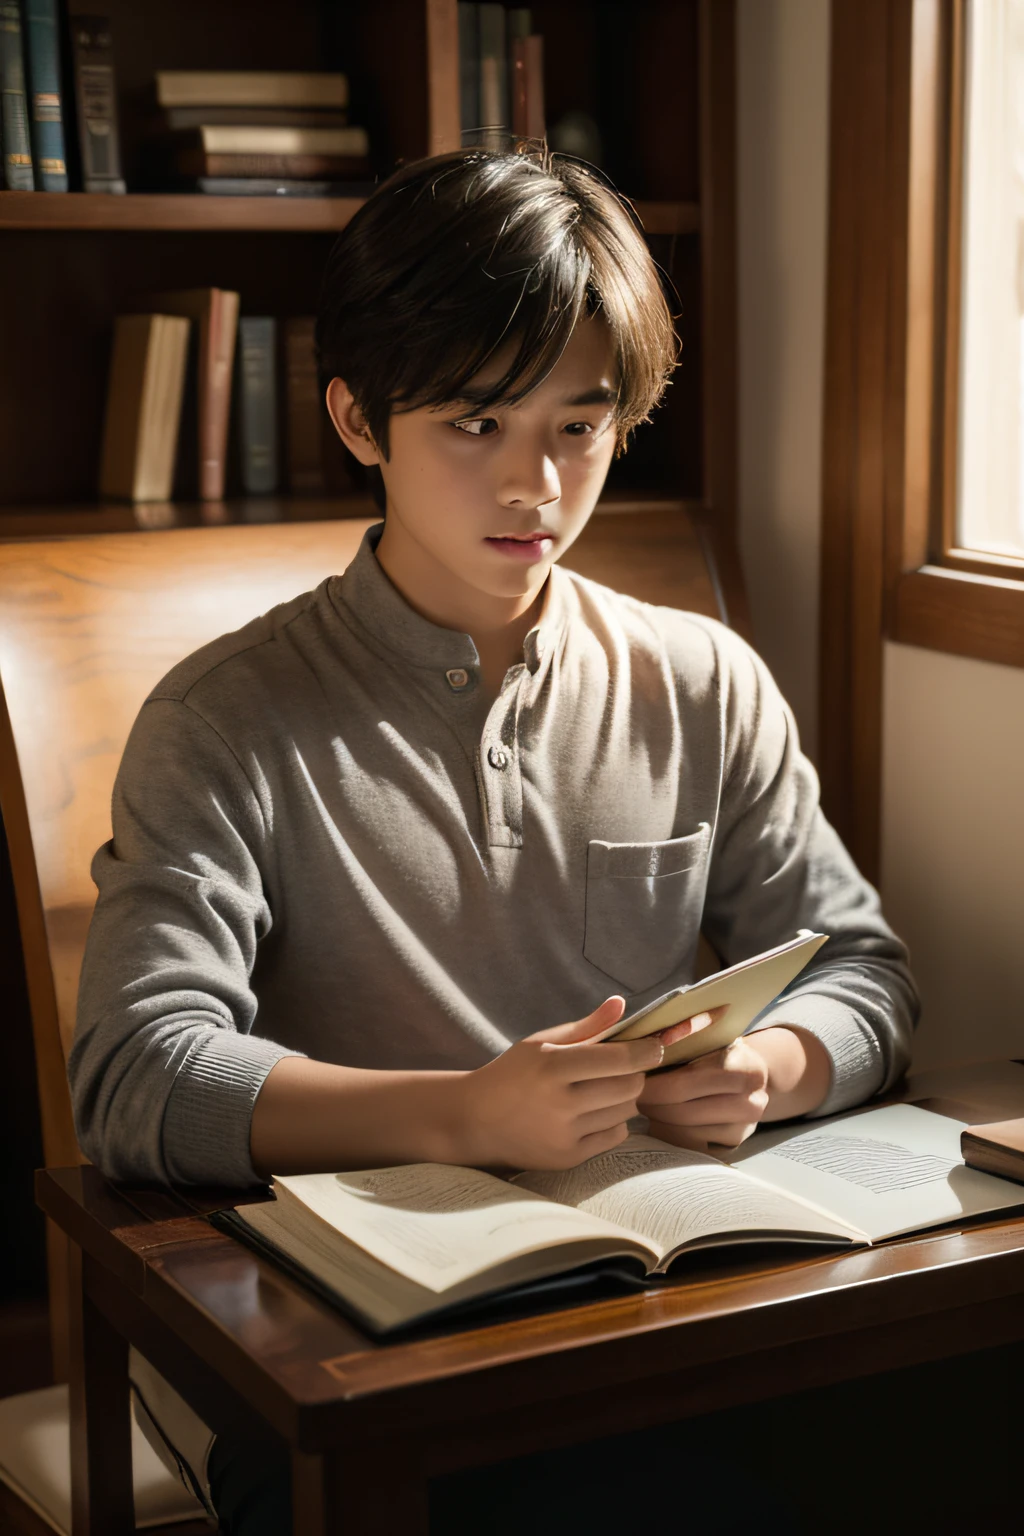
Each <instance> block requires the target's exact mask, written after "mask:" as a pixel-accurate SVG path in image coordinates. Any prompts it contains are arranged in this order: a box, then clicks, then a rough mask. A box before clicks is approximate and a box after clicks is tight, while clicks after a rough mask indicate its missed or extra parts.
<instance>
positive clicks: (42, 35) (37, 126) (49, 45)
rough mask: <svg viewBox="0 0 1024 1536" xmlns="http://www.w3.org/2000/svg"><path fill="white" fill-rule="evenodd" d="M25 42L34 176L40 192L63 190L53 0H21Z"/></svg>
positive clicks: (65, 185) (65, 178)
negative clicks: (23, 13)
mask: <svg viewBox="0 0 1024 1536" xmlns="http://www.w3.org/2000/svg"><path fill="white" fill-rule="evenodd" d="M25 43H26V46H27V53H28V83H29V108H30V110H29V116H30V117H31V119H32V144H33V149H34V152H35V172H36V180H37V181H38V184H39V186H40V187H41V188H42V190H43V191H44V192H66V191H67V190H68V167H67V157H66V155H65V151H64V99H63V93H62V91H61V83H60V40H59V37H58V34H57V0H25Z"/></svg>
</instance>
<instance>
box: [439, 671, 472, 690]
mask: <svg viewBox="0 0 1024 1536" xmlns="http://www.w3.org/2000/svg"><path fill="white" fill-rule="evenodd" d="M445 677H446V678H447V679H448V681H449V683H450V684H451V686H452V687H453V688H455V689H459V688H465V686H466V684H467V683H468V682H469V673H468V672H467V671H466V669H465V667H452V669H451V671H450V672H446V673H445Z"/></svg>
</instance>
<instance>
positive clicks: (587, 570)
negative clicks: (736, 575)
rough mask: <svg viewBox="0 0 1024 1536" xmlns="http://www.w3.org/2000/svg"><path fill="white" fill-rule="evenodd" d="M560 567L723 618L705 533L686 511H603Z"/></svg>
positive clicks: (637, 594)
mask: <svg viewBox="0 0 1024 1536" xmlns="http://www.w3.org/2000/svg"><path fill="white" fill-rule="evenodd" d="M560 563H561V564H562V565H564V566H566V567H567V568H568V569H569V570H571V571H578V572H579V574H580V575H581V576H587V577H589V579H590V580H591V581H599V582H600V583H601V584H602V586H606V587H612V588H613V589H614V590H615V591H618V592H623V591H628V592H629V593H630V595H631V596H632V597H638V598H640V599H641V601H642V602H645V603H659V604H663V605H664V606H666V607H669V608H690V609H693V610H694V611H695V612H696V613H706V614H708V615H709V616H710V617H711V618H715V619H718V618H721V617H722V608H721V604H720V601H719V594H718V592H717V591H716V589H715V584H714V580H713V578H712V573H711V571H710V570H709V568H708V564H707V561H706V559H705V553H704V547H703V545H702V542H701V536H700V532H699V530H698V528H697V526H696V525H695V523H694V521H693V520H692V519H691V518H690V517H689V516H688V515H687V514H686V513H685V512H684V511H682V510H676V509H671V510H668V511H653V512H646V511H633V512H604V513H597V514H595V515H594V516H593V517H592V518H591V520H590V522H589V523H588V524H587V526H586V528H585V529H584V530H583V532H582V534H581V535H580V537H579V538H578V539H577V540H576V543H575V544H574V545H573V546H572V548H571V549H569V550H568V551H567V552H566V554H565V555H564V556H563V557H562V560H561V562H560Z"/></svg>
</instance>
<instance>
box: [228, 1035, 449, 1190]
mask: <svg viewBox="0 0 1024 1536" xmlns="http://www.w3.org/2000/svg"><path fill="white" fill-rule="evenodd" d="M468 1075H469V1074H468V1073H466V1072H386V1071H369V1070H366V1069H364V1068H360V1067H337V1066H331V1065H328V1064H327V1063H326V1062H321V1061H309V1060H307V1058H306V1057H304V1056H285V1057H283V1058H282V1059H281V1060H280V1061H279V1062H277V1064H276V1065H275V1066H274V1067H273V1068H272V1069H271V1071H270V1072H269V1073H268V1075H267V1077H266V1079H265V1081H264V1083H263V1086H262V1088H261V1089H260V1091H259V1094H258V1095H257V1098H256V1103H255V1105H254V1106H253V1114H252V1124H251V1128H250V1134H249V1141H250V1149H251V1153H252V1162H253V1167H254V1168H255V1169H256V1171H257V1173H259V1174H260V1175H261V1176H263V1177H266V1178H269V1177H270V1175H271V1174H275V1173H332V1172H340V1171H342V1170H344V1169H351V1168H382V1167H388V1166H390V1165H391V1164H399V1163H418V1162H439V1163H460V1162H464V1161H468V1160H469V1156H470V1154H469V1149H468V1146H467V1145H466V1138H465V1136H464V1131H463V1117H462V1097H463V1096H462V1094H461V1092H460V1087H461V1085H462V1084H463V1083H464V1081H465V1079H466V1078H467V1076H468Z"/></svg>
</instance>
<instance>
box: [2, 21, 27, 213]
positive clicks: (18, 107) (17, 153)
mask: <svg viewBox="0 0 1024 1536" xmlns="http://www.w3.org/2000/svg"><path fill="white" fill-rule="evenodd" d="M0 92H2V95H3V108H2V115H3V125H4V126H3V146H4V182H5V184H6V185H7V186H8V187H9V188H10V190H11V191H12V192H32V191H34V190H35V179H34V177H33V175H32V142H31V140H30V138H29V133H28V106H27V103H26V100H25V58H24V54H23V52H22V42H21V7H20V6H17V5H12V4H11V3H10V0H7V3H5V4H0Z"/></svg>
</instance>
